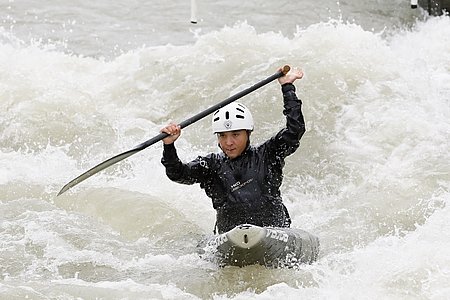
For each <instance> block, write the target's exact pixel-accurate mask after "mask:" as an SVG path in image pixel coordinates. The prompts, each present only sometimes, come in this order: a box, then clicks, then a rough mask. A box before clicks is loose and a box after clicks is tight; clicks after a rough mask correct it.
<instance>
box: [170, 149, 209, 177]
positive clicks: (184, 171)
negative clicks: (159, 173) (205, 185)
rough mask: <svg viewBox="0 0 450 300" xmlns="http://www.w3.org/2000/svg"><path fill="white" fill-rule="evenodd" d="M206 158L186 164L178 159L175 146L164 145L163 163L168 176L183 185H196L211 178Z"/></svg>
mask: <svg viewBox="0 0 450 300" xmlns="http://www.w3.org/2000/svg"><path fill="white" fill-rule="evenodd" d="M208 161H209V160H208V159H207V158H206V157H201V156H199V157H197V158H196V159H195V160H193V161H191V162H189V163H187V164H184V163H183V162H181V160H180V159H179V158H178V154H177V150H176V148H175V145H174V144H164V151H163V157H162V159H161V163H162V164H163V165H164V167H165V168H166V175H167V177H169V179H170V180H172V181H175V182H178V183H183V184H194V183H200V182H203V181H204V180H205V179H207V178H208V176H209V170H210V168H209V163H208Z"/></svg>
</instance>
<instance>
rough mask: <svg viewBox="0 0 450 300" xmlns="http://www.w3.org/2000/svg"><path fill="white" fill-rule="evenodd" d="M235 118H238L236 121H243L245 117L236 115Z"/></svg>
mask: <svg viewBox="0 0 450 300" xmlns="http://www.w3.org/2000/svg"><path fill="white" fill-rule="evenodd" d="M236 118H238V119H245V117H244V116H243V115H236Z"/></svg>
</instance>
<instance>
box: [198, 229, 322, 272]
mask: <svg viewBox="0 0 450 300" xmlns="http://www.w3.org/2000/svg"><path fill="white" fill-rule="evenodd" d="M319 246H320V243H319V239H318V238H317V237H316V236H315V235H313V234H311V233H308V232H306V231H304V230H301V229H297V228H279V227H260V226H256V225H251V224H242V225H239V226H237V227H235V228H233V229H232V230H230V231H228V232H225V233H222V234H219V235H214V236H211V237H207V238H204V239H203V240H202V241H200V243H199V245H198V253H199V254H200V256H201V257H202V258H203V259H206V260H208V261H212V262H214V263H216V264H218V265H219V266H238V267H244V266H247V265H256V264H259V265H263V266H266V267H271V268H278V267H295V266H298V265H299V264H305V263H307V264H310V263H313V262H314V261H316V260H317V257H318V255H319Z"/></svg>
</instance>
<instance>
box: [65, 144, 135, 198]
mask: <svg viewBox="0 0 450 300" xmlns="http://www.w3.org/2000/svg"><path fill="white" fill-rule="evenodd" d="M139 151H141V149H137V148H135V149H132V150H129V151H127V152H124V153H121V154H118V155H116V156H114V157H111V158H110V159H108V160H105V161H104V162H102V163H100V164H98V165H96V166H95V167H93V168H91V169H90V170H88V171H86V172H84V173H83V174H81V175H80V176H78V177H77V178H75V179H73V180H72V181H70V182H69V183H68V184H66V185H65V186H63V188H62V189H61V190H60V191H59V193H58V195H57V196H59V195H61V194H62V193H64V192H66V191H67V190H68V189H70V188H72V187H74V186H76V185H77V184H79V183H80V182H82V181H84V180H86V179H88V178H89V177H91V176H92V175H94V174H97V173H98V172H100V171H101V170H103V169H106V168H107V167H109V166H111V165H113V164H115V163H117V162H119V161H121V160H124V159H125V158H127V157H129V156H131V155H133V154H135V153H136V152H139Z"/></svg>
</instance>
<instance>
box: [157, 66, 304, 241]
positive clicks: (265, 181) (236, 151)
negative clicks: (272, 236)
mask: <svg viewBox="0 0 450 300" xmlns="http://www.w3.org/2000/svg"><path fill="white" fill-rule="evenodd" d="M302 77H303V72H302V71H301V70H300V69H293V70H291V71H290V72H289V73H287V74H286V75H285V76H283V77H280V78H279V79H278V82H279V83H280V85H281V90H282V93H283V101H284V110H283V114H284V115H285V116H286V126H285V128H283V129H281V130H280V131H279V132H278V133H277V134H276V135H274V136H273V137H272V138H270V139H269V140H267V141H266V142H264V143H262V144H261V145H258V146H251V145H250V135H251V133H252V131H253V128H254V125H253V118H252V115H251V113H250V111H249V110H248V108H247V107H245V106H244V105H243V104H240V103H236V102H233V103H231V104H228V105H227V106H225V107H223V108H221V109H219V110H217V111H216V112H215V113H213V115H212V128H213V133H214V134H216V135H217V140H218V143H219V147H220V149H221V150H222V152H220V153H211V154H208V155H206V156H199V157H197V158H196V159H194V160H193V161H191V162H189V163H183V162H182V161H181V160H180V159H179V158H178V155H177V151H176V148H175V145H174V142H175V141H176V140H177V139H178V138H179V137H180V134H181V128H180V127H179V126H178V125H176V124H174V123H171V124H168V125H167V126H166V127H164V128H162V129H161V132H165V133H167V134H169V136H168V137H166V138H164V139H163V143H164V151H163V157H162V159H161V162H162V164H163V165H164V166H165V168H166V174H167V176H168V177H169V178H170V179H171V180H172V181H175V182H178V183H182V184H194V183H199V184H200V187H201V188H202V189H204V190H205V192H206V194H207V195H208V196H209V197H210V198H211V199H212V204H213V207H214V209H215V210H216V212H217V214H216V227H215V228H217V230H218V232H219V233H223V232H226V231H229V230H231V229H233V228H234V227H235V226H237V225H240V224H254V225H258V226H269V227H289V226H290V224H291V218H290V216H289V213H288V211H287V209H286V207H285V206H284V204H283V203H282V198H281V193H280V186H281V183H282V179H283V172H282V169H283V167H284V164H285V158H286V157H287V156H288V155H290V154H292V153H294V151H295V150H297V148H298V147H299V141H300V139H301V137H302V136H303V134H304V133H305V121H304V119H303V114H302V111H301V105H302V102H301V100H299V99H298V98H297V96H296V94H295V86H294V85H293V83H294V81H295V80H297V79H301V78H302Z"/></svg>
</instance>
